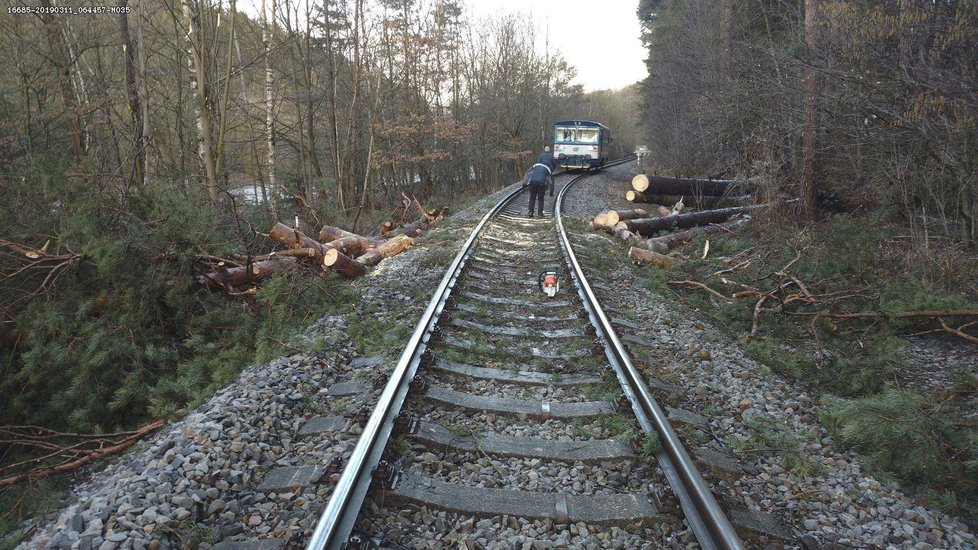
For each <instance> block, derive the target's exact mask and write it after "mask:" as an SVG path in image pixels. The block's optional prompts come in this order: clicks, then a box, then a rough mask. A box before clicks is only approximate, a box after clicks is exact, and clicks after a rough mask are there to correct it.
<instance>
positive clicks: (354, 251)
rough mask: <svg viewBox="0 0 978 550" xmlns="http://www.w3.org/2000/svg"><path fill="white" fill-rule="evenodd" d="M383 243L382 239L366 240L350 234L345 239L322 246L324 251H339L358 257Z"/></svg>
mask: <svg viewBox="0 0 978 550" xmlns="http://www.w3.org/2000/svg"><path fill="white" fill-rule="evenodd" d="M383 243H384V240H383V239H368V238H366V237H361V236H360V235H354V234H350V235H347V236H346V237H342V238H340V239H336V240H335V241H330V242H328V243H326V244H324V245H323V249H324V250H333V249H336V250H339V251H340V252H342V253H344V254H346V255H347V256H359V255H361V254H363V253H364V252H366V251H368V250H370V249H371V248H376V247H377V246H379V245H381V244H383Z"/></svg>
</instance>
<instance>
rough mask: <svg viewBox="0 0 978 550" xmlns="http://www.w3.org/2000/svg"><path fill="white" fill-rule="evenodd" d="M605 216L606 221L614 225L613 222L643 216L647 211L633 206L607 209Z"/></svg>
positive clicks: (646, 214)
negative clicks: (627, 208) (629, 208)
mask: <svg viewBox="0 0 978 550" xmlns="http://www.w3.org/2000/svg"><path fill="white" fill-rule="evenodd" d="M607 216H608V223H609V224H611V226H612V227H614V226H615V224H617V223H618V222H621V221H625V220H636V219H638V218H644V217H646V216H648V212H646V211H645V210H643V209H641V208H634V209H632V210H609V211H608V214H607Z"/></svg>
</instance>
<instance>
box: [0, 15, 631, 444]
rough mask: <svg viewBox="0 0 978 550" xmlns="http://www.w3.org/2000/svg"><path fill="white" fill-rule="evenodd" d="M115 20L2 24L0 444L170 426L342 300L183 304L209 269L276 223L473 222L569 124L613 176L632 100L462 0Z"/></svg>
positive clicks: (529, 32)
mask: <svg viewBox="0 0 978 550" xmlns="http://www.w3.org/2000/svg"><path fill="white" fill-rule="evenodd" d="M9 5H11V6H12V5H14V4H9ZM40 5H41V6H42V7H49V8H57V7H59V6H61V3H59V2H57V1H55V0H44V1H42V2H41V3H40ZM8 11H9V10H8ZM115 12H116V13H101V14H95V15H80V14H79V15H74V16H64V15H56V14H50V13H49V14H42V15H34V14H8V15H6V16H5V17H4V18H3V19H2V20H0V25H2V30H3V33H2V37H0V41H2V43H3V48H4V50H5V51H6V52H7V53H8V54H9V55H5V56H3V57H2V58H0V74H2V75H3V77H0V94H2V95H0V139H2V142H3V147H2V148H0V155H2V157H3V158H2V162H0V171H2V174H3V182H2V184H0V185H2V186H3V196H4V200H3V201H2V204H0V223H2V226H3V228H4V230H3V233H2V234H3V237H2V240H0V303H2V305H3V310H2V311H3V317H2V320H0V323H2V325H0V336H2V341H3V344H2V346H0V348H2V354H3V361H2V366H0V396H2V399H3V402H4V407H3V412H2V415H0V422H3V423H8V424H17V423H35V424H40V425H44V426H48V427H52V428H59V429H60V428H63V429H69V428H70V429H72V430H80V431H91V430H95V431H99V430H111V429H115V428H122V427H132V426H134V425H136V424H138V423H139V422H141V421H144V420H146V419H148V418H151V417H153V418H155V417H158V416H159V415H161V414H162V415H166V414H171V413H173V412H175V411H179V410H184V409H185V407H186V406H188V405H192V404H193V403H195V402H199V401H200V400H201V399H204V398H205V397H207V396H208V395H209V392H212V391H213V390H214V389H215V388H218V387H221V386H222V385H223V384H225V383H227V382H228V381H229V380H230V379H232V378H233V377H234V376H235V375H236V374H237V372H238V371H239V370H240V369H241V368H244V367H245V366H246V365H247V364H248V363H249V362H253V361H256V360H261V359H267V358H269V357H272V356H274V354H275V352H276V351H277V350H281V349H283V348H282V343H283V342H285V341H286V340H288V335H289V334H291V333H292V332H294V331H295V330H297V329H298V328H301V327H302V326H304V323H305V324H308V323H309V322H311V321H312V320H314V319H316V318H318V317H319V316H322V315H324V314H325V313H327V312H328V311H329V308H330V307H337V304H341V303H344V301H349V299H350V298H349V297H344V296H343V295H342V294H343V293H344V292H345V290H344V289H345V287H344V286H342V285H337V284H333V283H332V282H331V281H327V280H325V279H323V278H315V277H312V278H310V277H304V276H298V275H295V274H284V275H282V277H280V278H276V279H275V280H273V281H270V282H269V283H268V284H265V285H262V287H261V288H259V289H256V290H257V295H256V296H255V297H254V299H237V300H228V299H227V297H225V296H222V295H215V294H213V293H210V292H208V291H206V290H205V289H202V288H201V287H199V286H197V285H195V284H194V282H193V276H194V275H199V274H200V273H205V272H207V271H210V270H211V268H212V267H213V266H212V264H213V263H215V261H216V260H217V259H220V258H229V257H232V256H236V257H244V258H251V257H253V256H255V255H259V254H263V253H266V252H268V249H269V246H270V245H269V243H267V242H266V240H265V238H264V236H263V233H264V232H266V231H268V230H269V228H271V227H272V226H273V225H274V222H276V221H284V222H287V223H288V224H289V226H290V227H291V226H292V225H293V223H295V222H296V221H298V222H299V223H300V224H302V226H303V227H305V228H306V229H307V230H308V228H311V227H313V226H316V225H317V224H322V223H331V224H334V225H338V226H344V227H347V228H349V229H350V230H352V231H358V230H363V229H367V230H369V229H372V228H373V227H376V225H377V223H378V221H380V220H382V219H383V218H384V217H386V216H387V215H388V214H389V213H390V212H391V209H392V208H393V207H394V206H395V205H397V204H398V203H399V201H401V199H402V197H403V196H404V195H407V196H411V197H416V198H417V199H418V200H419V201H421V202H422V203H424V204H431V205H433V206H438V205H445V206H449V207H456V206H459V205H462V204H465V202H466V201H467V200H471V199H472V198H474V197H479V196H483V195H485V194H487V193H489V192H492V191H495V190H498V189H500V188H501V187H502V186H505V185H508V184H510V183H512V182H514V181H516V180H518V179H519V177H520V176H521V175H522V173H523V171H524V170H525V169H526V167H527V166H528V165H529V164H531V163H532V161H533V159H535V157H536V155H537V154H538V152H539V151H540V150H541V149H542V147H543V145H544V143H545V142H547V141H548V140H549V139H550V135H549V134H550V133H551V131H552V127H553V126H552V125H553V122H554V121H556V120H560V119H563V118H567V117H569V116H570V117H580V118H592V119H597V120H602V121H605V122H606V123H607V124H609V125H613V126H614V127H616V129H617V138H618V139H617V145H618V146H619V147H620V151H619V152H618V154H621V153H622V152H623V151H626V150H630V149H631V148H632V147H633V146H634V145H633V144H634V143H635V142H636V137H635V134H636V127H635V125H634V121H633V120H632V117H633V116H634V113H635V112H636V108H637V100H638V98H637V95H636V94H637V85H636V86H633V87H630V88H627V89H625V90H619V91H598V92H591V93H584V91H583V90H582V88H581V86H580V85H578V84H574V83H573V82H572V81H573V79H574V75H575V69H574V67H573V65H572V64H571V63H570V62H569V61H568V60H566V59H564V58H563V57H562V55H561V54H560V52H558V51H551V50H549V49H548V37H547V36H543V35H541V33H540V31H539V30H537V28H536V27H534V26H533V25H532V23H531V21H530V20H529V18H528V17H527V16H526V15H525V14H519V13H509V14H506V13H502V14H498V15H497V16H495V17H494V18H492V19H491V20H482V19H479V20H476V19H474V18H473V17H471V16H469V15H467V14H466V11H465V6H464V4H463V3H462V2H460V1H457V0H438V1H432V2H429V1H421V0H377V1H367V0H347V1H338V0H327V1H315V0H310V1H308V2H307V1H302V0H262V1H261V2H251V3H250V4H249V5H244V4H243V3H242V4H240V5H239V3H237V2H235V1H234V0H231V1H230V2H227V1H223V2H219V1H216V0H184V1H182V2H170V1H167V2H147V1H139V2H122V3H119V4H118V8H117V9H116V10H115ZM541 53H542V54H541ZM316 230H318V227H317V229H313V230H312V232H313V233H314V232H315V231H316ZM310 296H312V298H310Z"/></svg>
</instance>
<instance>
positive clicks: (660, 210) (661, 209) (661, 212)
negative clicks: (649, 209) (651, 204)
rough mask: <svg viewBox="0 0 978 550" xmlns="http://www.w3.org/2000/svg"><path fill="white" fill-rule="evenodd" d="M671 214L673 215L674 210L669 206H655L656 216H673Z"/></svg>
mask: <svg viewBox="0 0 978 550" xmlns="http://www.w3.org/2000/svg"><path fill="white" fill-rule="evenodd" d="M671 215H672V210H669V208H667V207H665V206H656V207H655V217H657V218H663V217H665V216H671Z"/></svg>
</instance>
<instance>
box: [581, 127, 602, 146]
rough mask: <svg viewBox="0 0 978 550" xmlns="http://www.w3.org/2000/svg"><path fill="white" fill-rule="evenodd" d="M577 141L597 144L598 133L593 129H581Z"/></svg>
mask: <svg viewBox="0 0 978 550" xmlns="http://www.w3.org/2000/svg"><path fill="white" fill-rule="evenodd" d="M577 141H579V142H581V143H597V142H598V131H597V129H593V128H580V129H578V130H577Z"/></svg>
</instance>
